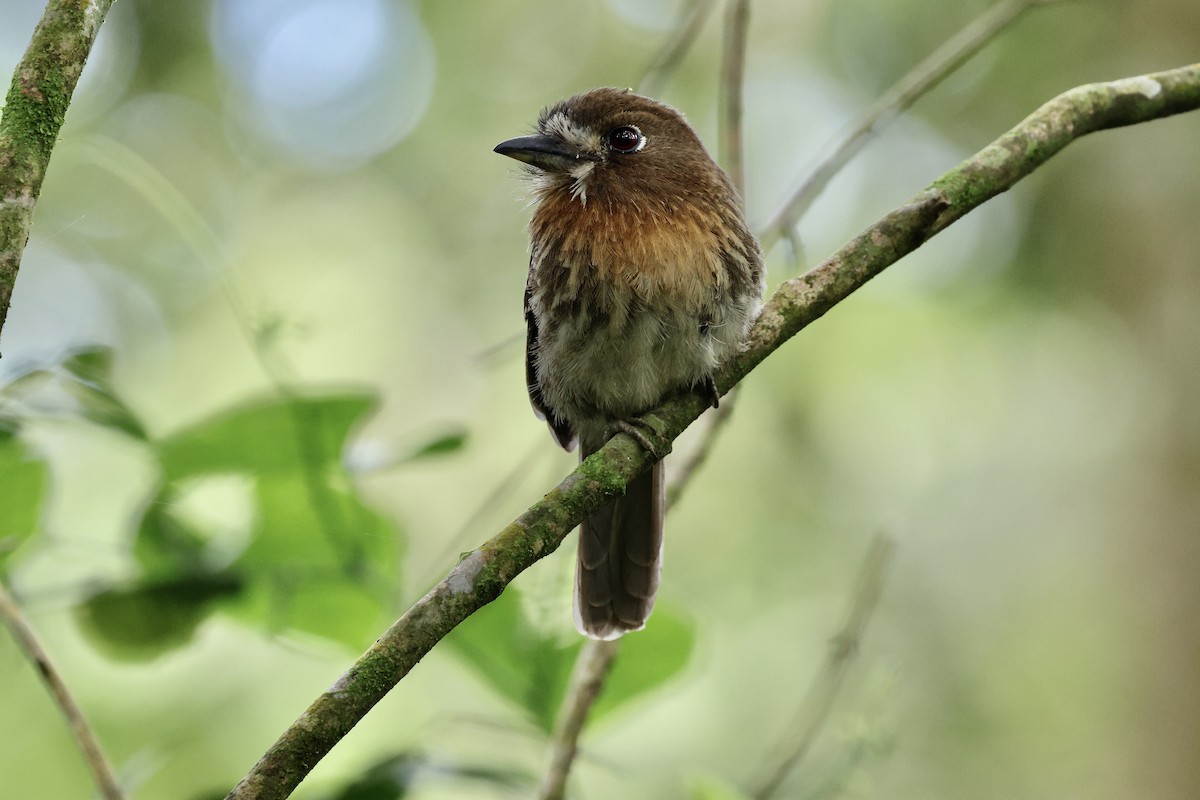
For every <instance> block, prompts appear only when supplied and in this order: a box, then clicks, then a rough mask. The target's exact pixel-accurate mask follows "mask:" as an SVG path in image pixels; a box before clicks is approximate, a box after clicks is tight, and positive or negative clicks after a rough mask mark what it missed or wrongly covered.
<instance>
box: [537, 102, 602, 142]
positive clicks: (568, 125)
mask: <svg viewBox="0 0 1200 800" xmlns="http://www.w3.org/2000/svg"><path fill="white" fill-rule="evenodd" d="M544 127H545V132H546V133H547V134H548V135H550V136H554V137H556V138H558V139H561V140H562V141H564V142H566V143H567V144H569V145H573V146H574V147H578V148H579V149H580V150H583V151H585V152H586V151H592V152H594V151H597V150H599V147H600V137H599V136H598V135H597V134H596V133H594V132H592V131H589V130H588V129H587V128H582V127H580V126H578V125H576V124H575V123H574V122H572V121H571V119H570V117H568V116H567V115H566V114H564V113H563V112H561V111H560V112H558V113H557V114H552V115H551V116H550V118H549V119H548V120H546V123H545V126H544Z"/></svg>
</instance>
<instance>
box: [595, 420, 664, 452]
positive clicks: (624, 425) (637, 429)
mask: <svg viewBox="0 0 1200 800" xmlns="http://www.w3.org/2000/svg"><path fill="white" fill-rule="evenodd" d="M618 433H623V434H625V435H626V436H628V437H629V438H630V439H633V440H634V441H635V442H637V443H638V444H640V445H641V446H642V447H643V448H645V450H646V452H647V453H649V454H650V455H652V456H654V460H655V461H662V460H663V459H664V458H666V455H667V453H670V452H671V440H670V439H668V438H667V437H665V436H663V434H662V433H661V432H660V431H659V430H658V428H656V427H654V423H652V422H651V421H650V419H648V418H646V417H630V418H629V419H622V420H617V421H616V422H614V423H613V424H612V427H611V428H610V429H609V435H608V438H610V439H611V438H612V437H613V436H616V435H617V434H618Z"/></svg>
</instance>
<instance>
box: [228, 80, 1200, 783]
mask: <svg viewBox="0 0 1200 800" xmlns="http://www.w3.org/2000/svg"><path fill="white" fill-rule="evenodd" d="M1196 108H1200V64H1197V65H1193V66H1189V67H1181V68H1179V69H1175V70H1169V71H1166V72H1159V73H1154V74H1151V75H1143V76H1139V77H1134V78H1126V79H1124V80H1118V81H1112V82H1110V83H1097V84H1090V85H1087V86H1081V87H1078V88H1076V89H1072V90H1070V91H1068V92H1066V93H1064V94H1062V95H1059V96H1058V97H1057V98H1055V99H1053V100H1051V101H1050V102H1049V103H1047V104H1045V105H1044V106H1042V107H1041V108H1040V109H1038V110H1037V111H1035V112H1034V113H1033V114H1031V115H1030V116H1029V117H1028V118H1026V119H1025V120H1024V121H1023V122H1021V123H1020V124H1019V125H1018V126H1017V127H1015V128H1013V129H1012V130H1011V131H1009V132H1008V133H1006V134H1004V135H1003V136H1002V137H1000V138H999V139H998V140H996V141H995V142H993V143H992V144H990V145H988V146H987V147H985V148H984V149H983V150H981V151H980V152H979V153H977V154H976V155H974V156H973V157H971V158H970V159H968V160H967V161H965V162H963V163H962V164H960V165H958V166H957V167H955V168H954V169H952V170H950V171H949V172H947V173H946V174H945V175H943V176H942V177H940V178H939V179H938V180H936V181H935V182H934V183H933V184H931V185H930V186H929V187H928V188H927V189H925V190H924V191H922V192H920V193H919V194H917V195H916V196H914V197H913V198H912V199H910V200H909V201H908V202H906V203H905V204H904V205H902V206H900V207H899V208H898V209H896V210H895V211H893V212H891V213H890V214H888V215H887V216H885V217H884V218H883V219H881V220H879V221H878V222H876V223H875V224H874V225H872V226H871V227H870V228H868V229H867V230H866V231H864V232H863V233H861V234H859V235H858V236H857V237H855V238H854V239H853V240H852V241H850V242H849V243H848V244H846V245H845V246H843V247H842V248H841V249H840V250H838V251H837V252H836V253H834V254H833V255H832V256H830V257H829V258H828V259H826V260H825V261H824V262H822V263H821V264H820V265H819V266H818V267H816V268H815V269H813V270H812V271H811V272H808V273H807V274H805V275H802V276H800V277H798V278H794V279H792V280H789V281H787V282H786V283H784V284H783V285H782V286H780V288H779V290H778V291H777V292H776V293H775V295H774V296H773V297H772V298H771V299H770V301H769V302H768V303H767V304H766V306H765V307H764V308H763V312H762V315H761V316H760V317H759V319H758V322H757V323H755V325H754V328H753V329H752V330H751V332H750V336H749V339H748V341H747V343H746V347H745V349H744V351H743V352H742V353H741V354H739V355H738V356H737V357H736V358H734V359H732V360H731V361H730V362H729V363H728V364H726V365H725V367H724V368H723V369H722V370H721V372H720V373H719V374H718V375H717V377H716V383H717V386H718V388H719V389H720V390H721V391H722V392H727V391H729V389H730V388H732V387H733V386H734V385H736V384H737V383H738V382H739V381H740V380H741V379H742V378H744V377H745V376H746V375H747V374H748V373H749V372H750V371H751V370H752V369H754V368H755V367H756V366H758V364H759V363H761V362H762V361H763V359H765V358H766V357H767V356H768V355H770V354H771V353H772V352H774V351H775V350H776V349H777V348H779V347H780V346H781V345H782V344H783V343H784V342H786V341H787V340H788V339H790V338H791V337H792V336H794V335H795V334H796V333H797V332H799V331H800V330H801V329H802V328H804V327H805V326H807V325H809V324H810V323H812V322H813V321H815V320H817V319H819V318H820V317H821V316H822V315H823V314H825V312H826V311H828V310H829V309H831V308H833V306H834V305H836V304H837V303H839V302H841V301H842V300H844V299H845V298H847V297H848V296H849V295H850V294H851V293H852V292H854V290H855V289H858V288H859V287H861V286H862V285H864V284H865V283H866V282H867V281H869V280H870V279H871V278H873V277H874V276H875V275H877V274H879V273H880V272H881V271H882V270H883V269H885V268H886V267H888V266H889V265H891V264H893V263H895V262H896V261H898V260H899V259H900V258H902V257H903V256H905V255H907V254H908V253H910V252H912V251H913V250H915V249H917V248H918V247H920V246H921V245H922V244H924V243H925V242H926V241H927V240H928V239H929V238H930V237H932V236H934V235H935V234H937V233H938V232H940V231H942V230H944V229H945V228H946V227H947V226H949V225H950V224H952V223H953V222H954V221H955V220H957V219H958V218H960V217H962V216H963V215H964V214H966V213H967V212H969V211H970V210H971V209H973V208H976V207H978V206H980V205H982V204H983V203H985V202H986V201H987V200H989V199H991V198H992V197H995V196H996V195H998V194H1000V193H1001V192H1004V191H1007V190H1008V189H1010V188H1011V187H1012V186H1013V185H1015V184H1016V183H1017V181H1019V180H1021V179H1022V178H1024V177H1025V176H1026V175H1029V174H1030V173H1032V172H1033V171H1034V170H1035V169H1037V168H1038V167H1039V166H1041V165H1042V164H1043V163H1045V162H1046V160H1047V159H1049V158H1050V157H1051V156H1053V155H1054V154H1055V153H1057V152H1058V151H1060V150H1062V149H1063V148H1064V147H1066V146H1067V145H1068V144H1070V143H1071V142H1072V141H1074V140H1075V139H1078V138H1079V137H1081V136H1084V135H1086V134H1088V133H1092V132H1094V131H1098V130H1104V129H1107V128H1118V127H1122V126H1125V125H1133V124H1136V123H1139V122H1145V121H1147V120H1151V119H1157V118H1161V117H1167V116H1170V115H1172V114H1178V113H1182V112H1184V111H1191V110H1194V109H1196ZM707 405H708V401H707V399H706V398H703V397H701V396H699V395H696V394H686V395H682V396H678V397H675V398H672V399H671V400H669V401H668V402H666V403H664V404H663V405H662V406H660V407H659V408H658V409H656V410H655V411H653V412H651V413H650V414H648V415H647V416H646V418H645V419H646V421H647V423H649V424H650V425H651V426H652V427H653V428H654V429H655V430H656V431H657V432H658V434H659V435H660V436H661V437H662V438H663V439H664V440H665V441H666V442H670V441H673V440H674V439H675V437H677V436H678V435H679V434H680V433H682V432H683V430H684V429H685V428H687V427H688V425H690V424H691V423H692V421H693V420H695V419H696V417H698V416H699V415H700V413H701V412H702V411H704V409H705V408H706V407H707ZM652 461H653V457H652V456H651V455H650V454H648V453H647V452H645V451H644V450H643V449H642V448H641V446H640V445H638V444H637V443H636V442H634V441H633V440H632V439H631V438H629V437H628V436H627V435H625V434H621V435H619V436H617V437H615V438H613V439H612V440H611V441H610V442H609V443H608V444H606V445H605V446H604V447H603V448H601V449H600V450H599V451H598V452H597V453H595V454H593V455H592V456H591V457H589V458H588V459H587V460H585V461H584V462H583V463H582V464H580V465H579V467H578V468H577V469H576V470H575V471H574V472H572V473H571V474H570V475H568V476H567V477H566V478H565V479H564V480H563V481H562V483H560V484H559V485H558V486H556V487H554V488H553V489H551V490H550V492H549V493H548V494H547V495H546V496H545V497H544V498H543V499H542V500H540V501H539V502H537V503H535V504H534V505H533V506H531V507H530V508H529V510H528V511H526V512H525V513H524V514H522V515H521V516H520V517H518V518H517V519H516V520H514V521H513V522H511V523H510V524H509V525H508V526H507V527H505V528H504V529H503V530H502V531H500V532H499V533H498V534H496V535H495V536H494V537H492V538H491V539H489V540H488V541H486V542H484V543H483V544H482V545H480V546H479V548H477V549H476V550H474V551H472V552H471V553H469V554H468V555H467V556H466V557H465V558H463V559H462V560H461V561H460V562H459V563H458V565H457V566H456V567H455V568H454V569H453V570H451V572H450V574H449V575H447V576H446V578H445V579H444V580H443V581H442V582H441V583H439V584H438V585H437V586H435V587H434V588H433V589H432V590H431V591H430V592H429V593H428V594H427V595H425V597H423V598H422V599H421V600H419V601H418V602H417V603H416V604H415V605H414V606H413V607H412V608H410V609H409V610H408V611H407V612H406V613H405V614H404V616H402V617H401V618H400V619H399V620H397V621H396V623H395V624H393V625H392V627H391V628H389V629H388V630H387V631H386V632H385V633H384V634H383V635H382V636H381V637H380V638H379V640H378V641H376V642H375V644H374V645H372V646H371V648H370V649H369V650H368V651H367V652H366V653H365V654H363V655H362V656H361V657H360V658H359V660H358V661H357V662H355V664H354V665H353V666H351V667H350V669H349V670H348V671H347V672H346V673H345V674H344V675H342V677H341V678H339V679H338V680H337V681H336V682H335V683H334V685H333V686H332V687H330V689H329V690H328V691H326V692H325V693H323V694H322V695H321V696H320V697H318V698H317V699H316V700H315V701H314V702H313V704H312V705H311V706H309V708H308V709H307V710H306V711H305V712H304V713H303V714H301V716H300V718H299V719H298V720H297V721H296V722H295V723H294V724H293V725H292V726H291V727H290V728H288V729H287V730H286V731H284V733H283V734H282V736H280V738H279V740H278V741H276V743H275V744H274V745H272V746H271V748H270V749H269V750H268V751H267V752H266V754H265V755H264V756H263V757H262V759H260V760H259V762H258V764H256V765H255V766H254V768H253V769H252V770H251V771H250V773H249V774H247V775H246V777H245V778H244V779H243V780H242V782H241V783H239V784H238V786H237V787H235V788H234V789H233V791H232V792H230V794H229V796H228V798H229V799H230V800H233V799H237V800H246V799H247V798H282V797H287V796H288V795H289V794H291V791H292V790H293V789H294V788H295V787H296V786H297V785H299V783H300V781H302V780H303V779H304V777H305V776H306V775H307V774H308V773H309V772H310V771H311V770H312V768H313V767H314V766H315V765H316V764H317V763H318V762H319V761H320V760H321V758H323V757H324V756H325V754H326V753H328V752H329V750H330V749H331V748H332V747H333V746H334V745H335V744H336V743H337V742H338V741H339V740H340V739H341V738H342V737H343V736H345V735H346V734H347V733H348V732H349V731H350V729H351V728H353V727H354V725H355V724H356V723H357V722H358V721H359V720H360V719H362V717H363V716H364V715H365V714H366V713H367V712H368V711H369V710H370V709H371V708H372V707H373V706H374V705H375V704H376V703H378V702H379V701H380V700H381V699H382V698H383V697H384V695H386V694H387V692H388V691H389V690H391V688H392V687H393V686H395V685H396V684H397V683H398V682H399V681H400V680H401V679H402V678H404V677H405V676H406V675H407V674H408V673H409V672H410V671H411V670H412V668H413V667H414V666H416V664H417V662H418V661H420V660H421V658H422V657H424V655H425V654H426V653H428V652H429V651H430V650H431V649H432V648H433V647H434V645H436V644H437V643H438V642H439V641H440V640H441V638H442V637H443V636H445V635H446V634H447V633H449V631H450V630H451V629H453V628H454V627H455V626H456V625H458V624H459V623H460V622H462V621H463V620H464V619H466V618H467V617H468V616H469V615H470V614H472V613H473V612H475V611H476V610H478V609H479V608H481V607H482V606H484V605H486V604H487V603H489V602H491V601H492V600H494V599H495V598H496V597H497V596H498V595H499V594H500V592H502V591H503V590H504V587H505V586H507V585H508V583H509V582H510V581H511V580H512V579H513V578H515V577H516V576H517V575H518V574H520V573H521V572H522V571H524V570H526V569H528V568H529V567H530V566H532V565H533V564H534V563H536V562H537V561H538V560H539V559H541V558H544V557H545V556H546V555H548V554H549V553H551V552H553V551H554V550H555V549H556V548H557V547H558V546H559V544H561V543H562V540H563V539H564V538H565V537H566V535H567V534H568V533H570V532H571V530H572V529H574V527H575V526H576V525H578V524H579V522H580V521H581V520H582V519H584V518H585V517H586V516H587V515H588V514H589V513H591V512H593V511H595V510H596V509H598V508H600V507H601V506H602V505H604V504H605V503H607V502H609V501H611V500H612V499H613V498H614V497H617V496H618V495H620V494H621V493H622V492H624V490H625V486H626V484H627V483H628V482H629V481H630V480H631V479H633V478H634V477H636V476H637V475H638V474H639V473H641V472H642V471H644V470H645V469H647V468H649V466H650V464H651V463H652Z"/></svg>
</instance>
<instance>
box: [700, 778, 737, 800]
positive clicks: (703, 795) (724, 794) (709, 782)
mask: <svg viewBox="0 0 1200 800" xmlns="http://www.w3.org/2000/svg"><path fill="white" fill-rule="evenodd" d="M688 797H689V798H691V800H750V795H748V794H746V793H745V792H743V791H742V790H740V789H738V788H737V787H735V786H733V785H732V784H729V783H727V782H725V781H724V780H722V779H720V778H717V777H715V776H713V775H706V774H702V775H697V776H695V777H694V778H692V779H691V780H689V781H688Z"/></svg>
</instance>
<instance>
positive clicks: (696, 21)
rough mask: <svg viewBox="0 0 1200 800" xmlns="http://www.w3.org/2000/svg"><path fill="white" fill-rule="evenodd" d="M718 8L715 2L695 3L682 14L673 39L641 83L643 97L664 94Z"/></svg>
mask: <svg viewBox="0 0 1200 800" xmlns="http://www.w3.org/2000/svg"><path fill="white" fill-rule="evenodd" d="M716 6H717V3H716V0H693V1H692V3H691V5H689V6H687V7H685V8H683V9H682V10H681V11H680V12H679V22H678V24H676V25H675V27H674V28H672V29H671V37H670V38H669V39H667V40H666V41H665V42H664V43H663V46H662V48H661V49H660V50H659V51H658V53H657V54H656V55H655V56H654V60H653V61H652V62H650V66H649V67H647V68H646V72H645V74H644V75H643V76H642V79H641V81H639V82H638V92H639V93H640V94H644V95H648V96H650V97H655V96H657V95H658V94H659V92H661V91H662V90H663V86H665V85H666V83H667V79H668V78H670V77H671V76H672V75H674V74H675V70H677V69H679V65H680V64H681V63H682V62H683V58H684V56H686V55H687V52H688V50H690V49H691V47H692V45H693V44H694V43H695V41H696V39H697V38H698V37H699V36H700V31H701V30H702V29H703V28H704V23H705V21H707V20H708V15H709V13H710V12H711V11H712V10H713V9H714V8H716Z"/></svg>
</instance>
